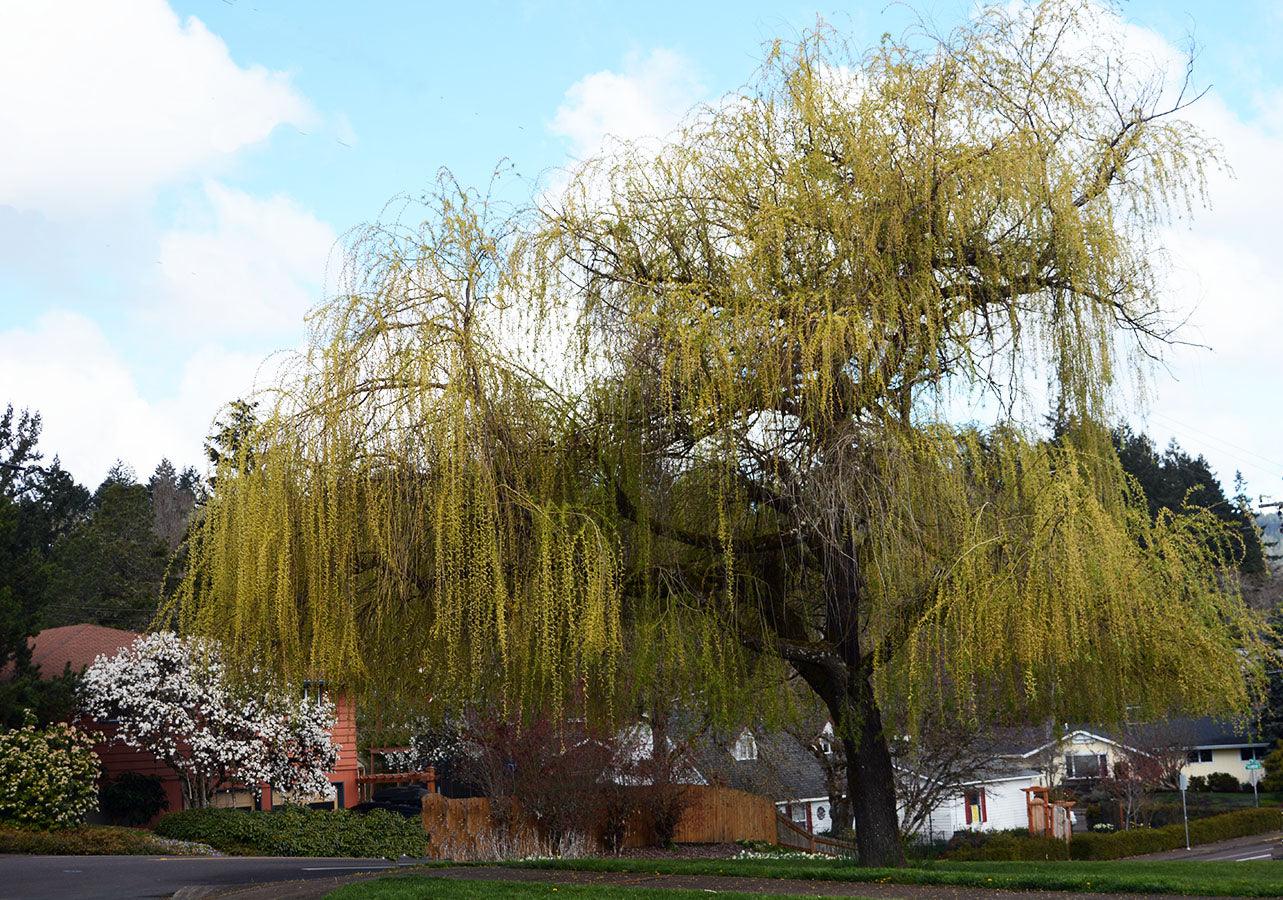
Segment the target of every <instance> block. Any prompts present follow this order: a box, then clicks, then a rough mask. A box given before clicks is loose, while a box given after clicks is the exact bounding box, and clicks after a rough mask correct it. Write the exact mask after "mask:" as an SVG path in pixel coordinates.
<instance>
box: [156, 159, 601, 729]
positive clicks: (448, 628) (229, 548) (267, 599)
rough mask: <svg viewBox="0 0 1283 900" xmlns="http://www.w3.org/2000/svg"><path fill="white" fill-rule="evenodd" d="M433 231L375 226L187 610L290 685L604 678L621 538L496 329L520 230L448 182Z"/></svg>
mask: <svg viewBox="0 0 1283 900" xmlns="http://www.w3.org/2000/svg"><path fill="white" fill-rule="evenodd" d="M431 205H432V211H433V215H432V218H431V219H430V220H429V221H428V222H426V223H425V224H424V225H423V226H422V227H421V228H420V229H417V230H406V229H401V228H399V227H391V226H389V227H385V228H379V229H372V230H371V231H369V232H368V233H366V234H365V235H363V236H362V237H361V239H360V240H359V241H358V242H357V243H356V245H355V247H354V250H353V256H352V263H351V267H350V269H349V271H348V272H346V273H345V276H344V277H345V282H346V283H345V287H346V289H347V290H346V292H345V295H344V296H343V297H341V298H340V299H337V300H335V301H334V302H332V303H331V304H329V305H328V306H327V307H325V308H323V309H321V310H319V311H318V312H317V313H316V314H315V317H314V320H313V344H312V349H311V351H310V353H309V354H308V356H307V357H306V358H305V359H303V360H300V361H299V362H298V364H297V365H296V366H295V369H294V371H292V372H291V373H290V374H289V376H288V377H287V378H286V379H284V380H283V383H282V385H281V386H280V388H279V390H278V392H277V394H276V395H275V398H274V399H275V403H274V407H273V409H272V410H271V412H270V414H269V415H268V417H267V418H266V421H264V422H263V423H262V425H261V427H260V428H259V429H258V431H257V433H256V434H255V435H254V438H253V440H252V441H251V442H249V443H248V444H247V446H246V447H244V448H241V453H240V459H239V460H237V461H236V462H235V463H232V464H229V465H228V466H226V467H225V468H224V470H222V471H220V472H219V473H218V478H217V490H216V492H215V495H214V497H213V498H212V500H211V502H210V503H209V506H208V508H207V510H206V513H205V515H204V516H203V519H202V521H201V523H200V525H199V528H198V529H197V531H196V533H195V535H194V537H193V542H192V543H193V546H192V551H193V552H192V560H193V562H192V565H191V566H190V568H189V572H188V576H187V578H186V580H185V582H184V583H183V585H182V587H181V589H180V590H179V591H178V593H177V595H176V597H175V601H174V603H173V606H172V610H171V612H172V614H173V615H175V616H176V617H177V619H178V621H179V623H180V624H181V625H182V626H183V628H184V630H187V631H193V632H198V633H205V634H212V635H216V636H218V637H219V638H221V639H222V640H223V641H224V642H225V643H226V645H227V646H228V647H229V648H230V650H231V651H232V653H233V654H234V655H235V656H237V657H238V658H240V659H243V660H246V661H250V662H252V663H254V664H257V665H267V666H270V667H272V668H274V669H284V670H285V671H286V672H287V673H292V674H294V675H295V676H298V675H301V674H307V673H315V672H320V673H324V676H325V677H326V678H327V679H329V680H331V681H333V682H336V683H341V684H345V685H348V686H350V687H354V688H357V689H363V690H365V691H367V692H369V693H370V694H371V695H378V694H381V693H383V694H386V692H387V691H388V687H389V685H393V686H394V687H395V689H396V690H397V691H399V692H400V694H401V695H402V696H405V695H414V694H416V693H417V695H418V696H419V697H420V698H421V699H422V700H423V701H424V702H426V701H427V699H429V698H431V699H434V700H436V701H438V702H458V701H460V700H461V699H462V698H473V697H477V696H485V695H487V694H490V693H491V692H493V694H494V695H495V696H496V697H497V698H498V699H501V700H505V701H506V700H509V699H511V698H512V696H513V695H515V694H516V692H514V691H508V690H505V687H508V686H512V685H520V686H521V690H520V698H519V699H522V700H530V701H532V702H536V701H537V702H550V703H552V704H557V703H559V702H560V700H561V699H562V698H563V697H565V696H566V695H567V694H568V693H570V692H571V691H572V690H574V689H576V688H577V687H578V685H580V684H582V683H584V682H587V681H593V682H607V683H608V682H610V681H611V680H612V676H613V669H614V666H615V663H616V659H617V656H618V650H619V646H620V642H621V637H620V634H619V621H620V612H619V603H620V590H619V588H620V584H619V581H620V572H619V548H618V540H617V536H616V535H615V534H614V533H613V531H612V530H611V528H610V524H609V523H608V522H603V521H602V520H601V519H600V518H599V517H598V516H595V515H594V514H593V511H592V509H591V497H590V496H589V497H584V496H581V495H582V494H583V493H584V492H585V491H587V492H589V493H591V490H592V486H591V485H584V484H583V483H582V481H581V478H580V474H581V473H580V472H578V471H575V470H574V469H572V468H570V467H569V465H568V463H570V462H572V461H573V455H563V447H562V442H563V440H564V439H565V436H566V435H567V434H568V433H570V432H569V429H568V419H567V416H573V409H572V408H570V407H569V406H568V405H567V404H557V405H555V406H554V405H552V404H550V402H549V395H548V393H547V391H544V390H543V389H542V388H540V387H537V386H533V385H532V383H531V382H530V381H529V379H528V378H527V377H526V376H525V375H523V374H522V372H521V371H520V369H519V368H515V367H514V365H512V364H510V362H509V360H508V355H509V350H507V349H505V348H504V347H502V346H500V345H499V344H498V343H497V341H496V338H495V335H496V333H497V331H498V328H497V324H496V321H495V320H496V319H497V318H500V317H502V316H503V314H504V310H505V308H506V307H507V306H508V305H509V304H510V302H511V301H510V298H511V296H513V295H514V294H515V295H518V296H521V297H526V296H528V294H525V293H523V291H524V290H525V287H524V286H523V285H522V284H521V282H520V279H519V278H517V277H516V276H514V275H513V274H512V273H513V269H512V267H511V260H510V258H509V255H510V253H511V252H512V249H513V245H512V240H511V237H512V233H513V232H512V227H513V224H514V223H513V222H511V221H509V222H505V221H503V220H502V218H501V217H500V216H499V214H498V213H497V212H496V211H495V210H494V209H493V208H492V207H491V206H490V205H489V204H487V203H485V202H484V201H483V200H479V199H478V198H476V197H472V196H470V195H468V194H467V193H465V192H463V191H461V190H459V189H458V188H457V187H456V186H454V185H453V183H452V182H451V181H450V180H449V179H445V178H443V180H442V182H441V185H440V190H439V191H438V193H437V195H436V196H435V197H434V198H433V200H432V201H431Z"/></svg>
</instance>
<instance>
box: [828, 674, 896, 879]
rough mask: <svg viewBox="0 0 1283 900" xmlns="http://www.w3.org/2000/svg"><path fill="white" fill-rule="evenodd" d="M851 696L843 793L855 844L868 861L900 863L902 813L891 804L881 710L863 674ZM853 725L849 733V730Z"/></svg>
mask: <svg viewBox="0 0 1283 900" xmlns="http://www.w3.org/2000/svg"><path fill="white" fill-rule="evenodd" d="M857 680H858V682H859V683H858V684H857V685H856V686H855V687H856V690H857V692H858V695H857V696H855V697H851V698H849V699H850V700H851V701H852V702H851V705H850V706H848V709H853V712H854V715H855V717H856V718H855V721H854V722H853V723H852V725H851V729H850V730H848V731H847V736H846V737H844V738H843V739H842V749H843V751H844V752H845V754H846V783H847V797H848V798H849V802H850V805H851V813H852V815H853V816H854V818H855V845H856V848H857V850H858V851H859V854H860V862H861V863H862V864H864V865H866V866H900V865H904V850H903V848H902V847H901V845H900V817H899V815H898V814H897V812H896V805H895V770H894V769H893V768H892V765H891V750H890V747H889V746H888V744H887V738H886V734H885V733H884V732H883V730H882V713H881V710H879V709H878V704H877V700H876V699H875V698H874V696H873V687H872V685H871V684H869V681H868V678H867V677H866V676H865V675H857ZM851 730H853V731H854V734H853V735H852V734H851V733H850V731H851Z"/></svg>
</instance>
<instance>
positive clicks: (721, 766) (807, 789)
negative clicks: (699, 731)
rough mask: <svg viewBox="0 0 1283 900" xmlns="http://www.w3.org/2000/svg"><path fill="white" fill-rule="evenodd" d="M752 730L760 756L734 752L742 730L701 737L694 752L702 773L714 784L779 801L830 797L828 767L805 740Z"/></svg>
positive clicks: (784, 733)
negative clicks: (743, 757)
mask: <svg viewBox="0 0 1283 900" xmlns="http://www.w3.org/2000/svg"><path fill="white" fill-rule="evenodd" d="M752 732H753V737H754V739H755V740H756V741H757V759H747V760H738V759H736V758H735V757H734V755H732V753H731V747H732V746H734V744H735V739H736V738H737V737H738V736H739V732H736V733H735V734H733V735H730V736H729V737H728V736H725V735H723V736H719V737H711V738H705V739H703V740H701V741H700V742H699V744H698V745H697V747H696V749H695V752H694V757H695V766H696V768H697V769H699V771H700V774H701V775H703V776H704V778H705V779H707V780H708V782H709V783H710V784H721V785H725V786H726V787H730V788H735V789H736V790H741V791H748V792H749V793H753V794H761V795H763V796H766V797H770V798H771V799H772V800H774V801H775V802H777V803H783V802H787V801H791V800H809V799H813V798H816V797H827V796H828V786H827V785H826V783H825V781H824V770H823V769H822V768H821V767H820V763H819V761H818V760H817V759H816V758H815V756H814V755H813V754H812V753H811V751H810V750H809V749H808V748H807V747H806V746H805V745H804V744H803V743H802V742H801V741H799V740H798V739H797V738H795V737H793V735H791V734H788V733H787V732H783V731H766V730H761V729H752Z"/></svg>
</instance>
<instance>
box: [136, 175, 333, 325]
mask: <svg viewBox="0 0 1283 900" xmlns="http://www.w3.org/2000/svg"><path fill="white" fill-rule="evenodd" d="M204 201H205V202H204V203H203V204H201V205H200V207H199V208H192V209H190V210H189V211H188V212H187V214H186V218H187V221H186V222H185V223H184V224H182V225H180V226H179V227H177V228H175V229H174V230H172V231H170V232H168V233H167V234H165V235H164V236H162V238H161V241H160V251H159V258H158V260H157V262H158V264H159V266H160V277H161V280H162V287H161V292H160V299H159V301H158V302H159V303H160V304H161V308H160V309H155V308H154V307H153V308H152V309H149V310H148V314H149V315H155V314H159V318H160V319H161V320H162V321H165V322H167V323H168V324H169V325H170V326H172V327H175V328H178V329H180V330H187V329H199V330H200V331H201V332H203V333H206V334H210V333H222V334H228V335H233V334H240V335H244V334H263V333H279V332H282V331H291V332H298V331H299V330H300V329H301V325H302V321H303V316H304V314H305V313H306V312H307V311H308V309H309V308H311V307H312V306H313V305H315V304H316V303H317V302H318V301H319V300H320V299H321V289H322V281H323V279H324V277H325V273H326V265H327V261H328V259H329V257H330V254H331V251H332V250H333V249H334V248H335V241H336V236H335V234H334V231H333V229H331V228H330V226H329V225H327V224H326V223H324V222H322V221H320V220H319V219H317V218H316V217H315V216H313V215H312V214H311V213H309V212H308V211H307V210H305V209H303V208H301V207H300V206H298V205H297V204H296V203H294V202H293V201H292V200H290V199H289V198H288V197H284V196H274V197H269V198H266V199H261V198H258V197H254V196H251V195H249V194H246V193H243V192H241V191H237V190H233V189H231V188H228V187H225V186H223V185H221V184H218V183H215V182H211V183H209V184H207V185H206V186H205V194H204Z"/></svg>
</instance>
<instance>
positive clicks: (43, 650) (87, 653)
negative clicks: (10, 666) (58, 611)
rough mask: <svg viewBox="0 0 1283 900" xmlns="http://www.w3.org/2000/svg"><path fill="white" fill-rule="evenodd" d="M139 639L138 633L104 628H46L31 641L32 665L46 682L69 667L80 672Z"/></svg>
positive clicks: (92, 626)
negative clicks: (36, 667) (104, 655)
mask: <svg viewBox="0 0 1283 900" xmlns="http://www.w3.org/2000/svg"><path fill="white" fill-rule="evenodd" d="M136 637H138V635H137V634H136V633H135V632H132V631H124V630H122V629H120V628H107V627H106V626H105V625H63V626H62V627H60V628H46V629H45V630H44V631H42V632H40V633H39V634H37V635H35V636H34V637H32V638H30V643H31V661H32V662H33V663H35V664H36V665H38V666H39V667H40V674H41V675H44V676H45V677H47V678H51V677H53V676H56V675H61V674H62V670H63V668H64V667H65V666H67V665H68V664H70V665H71V671H73V672H79V671H80V670H81V669H83V668H85V667H86V666H88V665H89V664H90V663H92V662H93V661H94V660H95V659H97V658H98V657H99V656H101V655H103V654H104V653H106V654H114V653H115V652H116V651H117V650H119V649H120V648H121V647H124V646H126V645H127V644H131V643H133V641H134V638H136Z"/></svg>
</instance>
